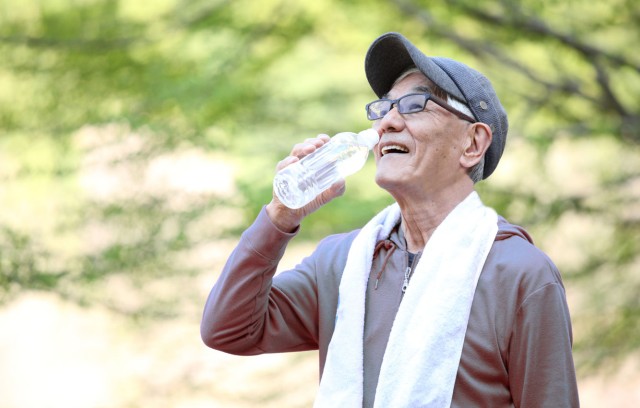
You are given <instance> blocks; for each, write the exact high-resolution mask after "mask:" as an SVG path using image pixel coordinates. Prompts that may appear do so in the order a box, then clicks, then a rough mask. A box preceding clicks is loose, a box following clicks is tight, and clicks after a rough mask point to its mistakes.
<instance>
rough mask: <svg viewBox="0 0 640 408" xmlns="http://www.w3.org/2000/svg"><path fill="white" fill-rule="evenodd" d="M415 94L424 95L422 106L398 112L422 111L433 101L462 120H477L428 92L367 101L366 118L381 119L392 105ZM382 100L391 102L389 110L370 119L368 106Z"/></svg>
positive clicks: (396, 104) (472, 121)
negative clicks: (418, 108) (413, 109)
mask: <svg viewBox="0 0 640 408" xmlns="http://www.w3.org/2000/svg"><path fill="white" fill-rule="evenodd" d="M416 95H421V96H424V105H423V106H422V109H420V110H416V111H412V112H400V109H398V113H401V114H403V115H405V114H408V113H418V112H422V111H424V110H425V108H426V107H427V102H429V101H433V102H434V103H435V104H436V105H439V106H441V107H442V108H444V109H446V110H447V111H449V112H451V113H453V114H454V115H456V116H457V117H459V118H460V119H462V120H466V121H467V122H471V123H478V121H477V120H476V119H475V118H472V117H471V116H469V115H467V114H464V113H462V112H460V111H459V110H457V109H455V108H454V107H453V106H451V105H449V104H448V103H446V102H445V101H444V100H443V99H441V98H438V97H437V96H435V95H434V94H432V93H430V92H414V93H410V94H406V95H403V96H401V97H399V98H398V99H387V98H382V99H376V100H375V101H372V102H369V103H368V104H366V106H365V110H366V111H367V119H369V120H379V119H382V118H384V117H385V116H386V115H387V113H389V112H391V110H392V109H393V107H394V105H395V106H396V107H398V106H399V104H398V102H400V101H401V100H402V99H404V98H407V97H410V96H416ZM383 101H384V102H391V105H390V107H389V110H388V111H387V113H385V114H384V115H382V116H380V117H379V118H374V119H371V117H370V115H369V107H370V106H371V105H373V104H374V103H377V102H383Z"/></svg>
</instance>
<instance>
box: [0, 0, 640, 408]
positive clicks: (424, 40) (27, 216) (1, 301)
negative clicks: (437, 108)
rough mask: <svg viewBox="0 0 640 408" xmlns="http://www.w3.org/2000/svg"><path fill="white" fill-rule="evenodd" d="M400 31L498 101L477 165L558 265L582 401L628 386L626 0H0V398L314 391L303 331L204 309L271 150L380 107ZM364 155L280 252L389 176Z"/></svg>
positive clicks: (632, 38) (22, 401)
mask: <svg viewBox="0 0 640 408" xmlns="http://www.w3.org/2000/svg"><path fill="white" fill-rule="evenodd" d="M387 31H399V32H402V33H404V34H405V35H406V36H407V37H409V38H410V39H412V40H413V41H414V42H415V43H416V44H418V45H419V46H420V47H421V48H423V49H424V50H426V51H427V52H428V53H430V54H431V55H442V56H449V57H453V58H456V59H459V60H461V61H464V62H466V63H468V64H469V65H472V66H474V67H476V68H478V69H479V70H481V71H482V72H484V73H485V74H486V75H487V76H488V77H489V78H491V80H492V81H493V83H494V85H495V87H496V88H497V90H498V93H499V95H500V96H501V99H502V101H503V104H504V105H505V106H506V108H507V110H508V112H509V115H510V123H511V126H510V133H509V139H508V143H507V149H506V152H505V154H504V156H503V159H502V162H501V164H500V166H499V167H498V169H497V171H496V172H495V173H494V175H493V176H492V177H491V178H490V179H489V180H487V181H485V182H483V183H480V185H479V186H478V188H479V191H480V194H481V196H482V198H483V200H484V201H485V202H486V203H488V204H489V205H491V206H493V207H494V208H496V209H497V210H498V211H499V212H500V213H502V214H503V215H505V216H506V217H507V218H508V219H509V220H510V221H512V222H513V223H517V224H521V225H523V226H525V227H526V228H527V229H528V230H529V231H530V232H531V234H532V235H533V237H534V239H535V241H536V243H537V245H538V246H540V247H541V248H542V249H543V250H544V251H546V252H547V253H548V254H549V255H550V256H551V257H552V258H553V259H554V261H555V262H556V263H557V264H558V266H559V268H560V269H561V271H562V273H563V276H564V279H565V285H566V288H567V294H568V300H569V303H570V307H571V312H572V317H573V323H574V338H575V345H574V346H575V347H574V351H575V358H576V364H577V366H578V370H579V386H580V393H581V398H582V404H583V406H584V407H601V406H607V407H635V406H640V365H639V363H640V359H639V354H638V351H639V349H640V320H639V317H640V256H639V248H640V54H639V53H638V42H639V40H640V6H639V4H638V2H637V1H635V0H607V1H604V0H600V1H593V0H526V1H522V2H514V1H511V0H481V1H478V0H448V1H446V2H445V1H426V0H314V1H299V0H233V1H231V0H206V1H205V0H189V1H186V0H154V1H149V0H147V1H144V0H140V1H125V0H120V1H118V0H39V1H38V0H0V206H1V207H0V208H1V211H0V407H6V408H14V407H16V408H18V407H20V408H24V407H39V408H40V407H82V408H84V407H240V408H242V407H308V406H310V405H311V402H312V401H313V397H314V394H315V392H316V389H317V381H318V374H317V355H316V354H315V353H313V352H310V353H300V354H285V355H265V356H258V357H246V358H243V357H236V356H230V355H226V354H223V353H220V352H217V351H213V350H210V349H207V348H206V347H205V346H203V344H202V343H201V341H200V337H199V320H200V314H201V310H202V307H203V304H204V301H205V298H206V295H207V293H208V291H209V289H210V287H211V286H212V284H213V283H214V282H215V279H216V277H217V275H218V273H219V271H220V269H221V267H222V265H223V263H224V261H225V259H226V256H227V255H228V254H229V253H230V251H231V250H232V248H233V246H234V243H235V242H236V241H237V238H238V234H239V233H240V232H241V231H242V230H243V229H244V227H246V226H247V225H248V224H249V223H250V222H251V221H252V220H253V218H254V217H255V215H256V214H257V212H258V211H259V209H260V207H261V206H262V205H263V204H265V203H266V202H268V200H269V199H270V197H271V181H272V177H273V173H274V168H275V164H276V163H277V162H278V161H279V160H280V159H281V158H282V157H284V156H285V155H286V154H287V153H288V152H289V150H290V147H291V146H292V145H293V144H294V143H295V142H298V141H300V140H302V139H304V138H306V137H309V136H315V135H316V134H318V133H327V134H335V133H337V132H339V131H345V130H350V131H358V130H361V129H364V128H367V127H369V126H370V123H369V122H367V121H366V119H365V115H364V104H365V103H367V102H369V101H370V100H371V99H372V98H374V96H373V94H372V92H371V91H370V89H369V88H368V85H367V82H366V79H365V76H364V70H363V60H364V55H365V52H366V50H367V48H368V45H369V44H370V43H371V41H372V40H373V39H374V38H375V37H377V36H378V35H379V34H381V33H384V32H387ZM372 176H373V165H372V163H371V162H369V163H368V164H367V166H366V168H365V169H364V170H363V171H362V172H360V173H358V174H357V175H355V176H352V177H351V178H350V179H349V180H348V184H347V193H346V195H345V196H344V197H343V198H341V199H339V200H335V201H334V202H332V203H331V204H329V205H328V206H326V207H325V208H323V209H322V210H320V211H319V212H317V213H316V214H314V216H313V217H310V218H309V219H308V220H306V221H305V223H304V224H303V228H302V231H301V233H300V235H299V236H298V237H297V238H296V240H295V241H294V243H293V244H292V245H291V248H290V251H289V252H288V254H287V257H286V258H285V260H284V261H283V264H282V267H283V268H285V267H288V266H292V265H294V264H295V262H296V261H297V260H299V259H300V258H301V257H302V256H304V254H307V253H309V252H310V251H312V250H313V248H314V245H315V243H316V242H317V241H318V239H319V238H320V237H322V236H324V235H326V234H329V233H332V232H340V231H345V230H349V229H351V228H354V227H358V226H361V225H363V224H364V223H365V222H366V221H367V220H368V219H369V218H370V217H372V216H373V215H374V214H375V213H377V211H379V210H380V209H381V208H382V207H383V206H385V205H387V204H388V203H389V202H390V200H389V198H388V197H387V196H386V195H385V194H384V192H382V191H381V190H380V189H379V188H377V186H376V185H375V183H374V182H373V177H372Z"/></svg>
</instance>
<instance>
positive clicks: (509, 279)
mask: <svg viewBox="0 0 640 408" xmlns="http://www.w3.org/2000/svg"><path fill="white" fill-rule="evenodd" d="M498 227H499V232H498V235H497V236H496V240H495V242H494V245H493V247H492V248H491V251H490V253H489V256H488V258H487V260H486V262H485V265H484V268H483V270H482V273H481V275H480V279H479V281H478V286H477V288H476V293H475V296H474V300H473V304H472V307H471V314H470V317H469V324H468V327H467V333H466V336H465V342H464V346H463V350H462V357H461V360H460V366H459V368H458V374H457V378H456V383H455V387H454V392H453V400H452V404H451V406H452V407H513V406H516V407H577V406H579V403H578V391H577V385H576V376H575V369H574V364H573V357H572V351H571V345H572V332H571V321H570V317H569V311H568V308H567V303H566V299H565V292H564V287H563V284H562V280H561V278H560V274H559V273H558V270H557V269H556V267H555V265H554V264H553V263H552V262H551V261H550V260H549V259H548V258H547V256H546V255H544V254H543V253H542V252H541V251H540V250H538V249H537V248H536V247H535V246H534V245H533V244H532V242H531V238H530V237H529V235H528V234H527V233H526V232H525V231H524V230H523V229H521V228H520V227H517V226H514V225H511V224H509V223H507V222H506V220H504V219H502V218H500V220H499V225H498ZM357 233H358V230H356V231H352V232H349V233H345V234H337V235H331V236H329V237H327V238H325V239H324V240H322V242H320V244H319V245H318V247H317V248H316V250H315V251H314V252H313V253H312V254H311V255H310V256H309V257H307V258H305V259H303V260H302V262H301V263H300V264H298V265H297V266H296V267H295V268H293V269H292V270H288V271H283V272H282V273H279V274H278V275H276V276H275V277H274V274H275V272H276V269H277V266H278V262H279V261H280V259H281V257H282V255H283V254H284V251H285V248H286V246H287V244H288V243H289V241H290V240H291V238H293V236H295V234H287V233H283V232H281V231H279V230H278V229H277V228H275V226H274V225H273V224H272V223H271V221H270V220H269V217H268V216H267V215H266V212H265V210H264V208H263V210H262V211H261V213H260V214H259V215H258V217H257V219H256V221H255V222H254V223H253V225H251V226H250V227H249V228H248V229H247V230H246V231H245V232H244V233H243V235H242V237H241V239H240V242H239V244H238V246H237V247H236V249H235V250H234V251H233V253H232V254H231V256H230V257H229V260H228V261H227V264H226V266H225V267H224V269H223V271H222V274H221V276H220V277H219V279H218V281H217V282H216V284H215V285H214V287H213V289H212V291H211V293H210V295H209V298H208V300H207V303H206V306H205V309H204V314H203V318H202V324H201V335H202V339H203V341H204V342H205V344H207V345H208V346H209V347H212V348H215V349H218V350H222V351H225V352H228V353H233V354H240V355H254V354H261V353H273V352H287V351H302V350H315V349H318V350H319V355H320V375H322V371H323V368H324V362H325V358H326V353H327V348H328V345H329V341H330V340H331V335H332V334H333V329H334V322H335V314H336V309H337V302H338V287H339V285H340V279H341V276H342V271H343V268H344V265H345V263H346V259H347V255H348V253H349V248H350V246H351V242H352V241H353V239H354V238H355V236H356V235H357ZM389 240H390V241H392V242H393V246H395V247H396V248H394V250H393V251H390V252H392V253H390V254H389V253H388V252H389V249H390V246H387V248H384V247H383V248H381V252H380V254H379V255H378V256H377V257H376V258H375V259H374V260H373V264H372V268H371V271H372V277H371V279H370V280H369V286H368V288H367V300H366V317H365V333H364V353H365V355H364V365H365V367H364V401H363V406H364V407H370V406H372V405H373V401H374V398H375V389H376V388H375V387H376V385H377V380H378V374H379V371H380V365H381V363H382V357H383V355H384V350H385V347H386V343H387V340H388V336H389V332H390V330H391V325H392V323H393V319H394V317H395V314H396V312H397V310H398V306H399V304H400V301H401V299H402V291H401V287H402V282H403V279H404V271H405V269H406V267H407V263H408V253H407V251H406V247H405V242H404V238H403V237H402V231H401V228H398V229H396V230H395V231H394V232H393V233H392V234H391V236H390V237H389ZM387 258H388V259H387ZM385 260H386V262H387V263H386V266H385V267H384V271H383V274H382V275H381V276H380V278H379V281H378V287H377V289H375V288H374V284H375V280H376V277H377V275H378V272H379V271H380V269H381V267H382V263H383V262H384V261H385ZM414 263H415V262H414ZM374 275H375V276H374Z"/></svg>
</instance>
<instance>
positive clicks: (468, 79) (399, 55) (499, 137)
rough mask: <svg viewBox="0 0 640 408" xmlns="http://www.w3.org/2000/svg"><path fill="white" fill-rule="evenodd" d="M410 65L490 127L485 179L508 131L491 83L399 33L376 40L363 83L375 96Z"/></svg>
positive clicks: (474, 71)
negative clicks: (426, 49) (418, 45)
mask: <svg viewBox="0 0 640 408" xmlns="http://www.w3.org/2000/svg"><path fill="white" fill-rule="evenodd" d="M414 65H415V66H416V67H417V68H418V69H419V70H420V72H422V73H423V74H424V75H425V76H426V77H427V78H429V79H430V80H431V81H433V82H434V83H435V84H436V85H438V86H439V87H440V88H442V89H443V90H444V91H445V92H447V93H448V94H450V95H451V96H453V97H455V98H457V99H459V100H460V101H462V102H464V103H465V104H466V105H467V106H468V107H469V109H470V110H471V112H472V113H473V116H475V118H476V119H477V120H478V121H479V122H483V123H486V124H487V125H489V126H490V127H491V130H492V132H493V140H492V142H491V146H489V149H487V152H486V153H485V164H484V174H483V177H482V178H485V179H486V178H487V177H489V176H490V175H491V173H493V171H494V170H495V169H496V166H497V165H498V162H499V161H500V157H501V156H502V152H503V151H504V145H505V142H506V140H507V131H508V129H509V122H508V120H507V113H506V111H505V110H504V108H503V106H502V104H501V103H500V100H499V99H498V95H496V91H495V90H494V89H493V86H492V85H491V82H490V81H489V79H487V77H485V76H484V75H482V74H481V73H480V72H478V71H476V70H475V69H473V68H470V67H468V66H467V65H465V64H463V63H461V62H458V61H455V60H452V59H450V58H442V57H428V56H426V55H425V54H423V53H422V51H420V50H419V49H418V48H417V47H416V46H415V45H413V44H412V43H411V42H409V40H407V39H406V38H405V37H404V36H403V35H402V34H399V33H387V34H383V35H381V36H380V37H378V38H377V39H376V40H375V41H374V42H373V43H372V44H371V46H370V47H369V51H368V52H367V56H366V58H365V62H364V68H365V72H366V75H367V80H368V81H369V85H371V89H373V92H375V93H376V95H378V97H382V96H383V95H385V94H386V93H387V92H389V91H390V90H391V87H392V86H393V83H394V82H395V81H396V79H398V77H399V76H400V74H402V73H403V72H404V71H405V70H406V69H407V68H409V67H410V66H414Z"/></svg>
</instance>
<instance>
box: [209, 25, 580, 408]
mask: <svg viewBox="0 0 640 408" xmlns="http://www.w3.org/2000/svg"><path fill="white" fill-rule="evenodd" d="M365 71H366V74H367V78H368V80H369V83H370V85H371V87H372V89H373V91H374V92H375V93H376V94H377V95H378V97H380V98H381V99H379V100H377V101H374V102H372V103H370V104H368V105H367V114H368V117H369V119H371V120H373V121H374V123H373V127H374V129H376V130H377V131H378V133H379V135H380V141H379V143H378V145H377V146H376V147H375V148H374V154H375V159H376V166H377V173H376V183H377V184H378V185H379V186H380V187H382V188H383V189H385V190H386V191H388V192H389V193H390V194H391V195H392V196H393V198H394V199H395V201H396V203H395V204H394V205H392V206H390V207H389V208H387V209H385V210H383V211H382V212H381V213H380V214H378V215H377V216H376V217H374V218H373V219H372V220H371V221H370V222H369V223H368V224H367V225H366V226H364V227H363V228H362V229H361V230H357V231H352V232H349V233H345V234H337V235H332V236H329V237H327V238H325V239H324V240H323V241H322V242H321V243H320V244H319V245H318V247H317V248H316V250H315V251H314V252H313V253H312V254H311V255H310V256H309V257H307V258H305V259H303V260H302V261H301V263H300V264H299V265H297V266H296V267H295V268H294V269H292V270H289V271H284V272H282V273H280V274H278V276H276V277H274V274H275V271H276V268H277V265H278V262H279V260H280V259H281V257H282V255H283V253H284V251H285V248H286V246H287V243H288V242H289V240H290V239H291V238H292V237H293V236H294V235H295V233H296V232H297V230H298V228H299V225H300V222H301V220H302V219H303V218H304V217H305V216H307V215H309V214H310V213H312V212H313V211H314V210H316V209H318V208H319V207H320V206H322V205H323V204H325V203H327V202H328V201H330V200H331V199H333V198H335V197H337V196H339V195H340V194H342V191H343V189H344V183H338V184H336V185H334V186H332V188H330V189H329V190H327V191H325V192H324V193H323V194H321V195H320V196H319V197H318V198H317V199H316V200H315V201H314V202H312V203H311V204H309V205H308V206H306V207H304V208H302V209H300V210H290V209H288V208H286V207H285V206H283V205H282V204H281V203H280V202H279V201H278V200H277V198H275V197H274V198H273V200H272V201H271V202H270V203H269V204H268V205H266V206H265V207H264V208H263V210H262V211H261V213H260V214H259V215H258V218H257V219H256V221H255V222H254V224H253V225H252V226H251V227H249V229H247V230H246V231H245V232H244V234H243V235H242V237H241V239H240V243H239V244H238V246H237V248H236V249H235V250H234V252H233V253H232V255H231V256H230V258H229V260H228V262H227V265H226V266H225V268H224V270H223V272H222V275H221V276H220V278H219V279H218V281H217V283H216V284H215V286H214V287H213V289H212V291H211V294H210V295H209V299H208V301H207V304H206V306H205V310H204V315H203V319H202V326H201V334H202V338H203V340H204V342H205V343H206V344H207V345H208V346H210V347H213V348H216V349H219V350H223V351H226V352H229V353H235V354H242V355H252V354H259V353H270V352H285V351H301V350H312V349H318V350H319V354H320V373H321V381H320V388H319V392H318V396H317V399H316V403H315V405H316V406H317V407H330V406H331V407H356V406H364V407H394V408H395V407H447V406H454V407H513V406H516V407H543V406H545V407H575V406H578V405H579V403H578V394H577V386H576V377H575V370H574V365H573V358H572V353H571V344H572V333H571V322H570V318H569V312H568V308H567V304H566V299H565V292H564V287H563V285H562V281H561V278H560V275H559V273H558V271H557V269H556V267H555V266H554V265H553V263H552V262H551V261H550V260H549V259H548V258H547V257H546V256H545V255H544V254H543V253H542V252H541V251H539V250H538V249H537V248H536V247H535V246H534V245H533V244H532V240H531V238H530V237H529V235H528V234H527V233H526V232H525V231H524V230H523V229H522V228H520V227H517V226H514V225H511V224H509V223H507V221H506V220H504V219H503V218H501V217H499V216H497V214H496V213H495V212H494V211H493V210H491V209H490V208H488V207H485V206H484V205H483V204H482V202H481V201H480V199H479V197H478V195H477V194H476V193H475V191H474V183H475V182H476V181H479V180H481V179H484V178H487V177H488V176H489V175H490V174H491V173H492V172H493V171H494V170H495V168H496V166H497V164H498V161H499V160H500V157H501V155H502V151H503V149H504V145H505V140H506V136H507V127H508V125H507V116H506V113H505V112H504V109H503V107H502V105H501V104H500V101H499V100H498V97H497V96H496V94H495V91H494V89H493V87H492V86H491V84H490V82H489V80H488V79H487V78H485V77H484V76H483V75H482V74H480V73H478V72H477V71H475V70H473V69H471V68H469V67H467V66H466V65H464V64H461V63H459V62H456V61H453V60H450V59H446V58H430V57H427V56H426V55H424V54H423V53H422V52H421V51H420V50H418V49H417V48H416V47H415V46H414V45H413V44H411V43H410V42H409V41H408V40H407V39H406V38H404V37H403V36H402V35H400V34H397V33H388V34H385V35H383V36H381V37H379V38H378V39H376V40H375V41H374V42H373V44H372V45H371V47H370V48H369V51H368V53H367V56H366V60H365ZM327 140H328V138H327V137H326V136H320V137H318V138H314V139H308V140H307V141H305V142H304V143H300V144H298V145H296V146H294V148H293V149H292V152H291V156H289V157H288V158H286V159H284V160H283V161H281V162H280V163H279V164H278V166H277V168H278V169H280V168H283V167H285V166H287V165H288V164H291V163H293V162H295V161H297V160H299V158H301V157H303V156H305V155H306V154H309V153H310V152H312V151H314V150H315V149H316V148H318V147H319V146H321V145H322V144H324V143H325V142H326V141H327Z"/></svg>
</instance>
